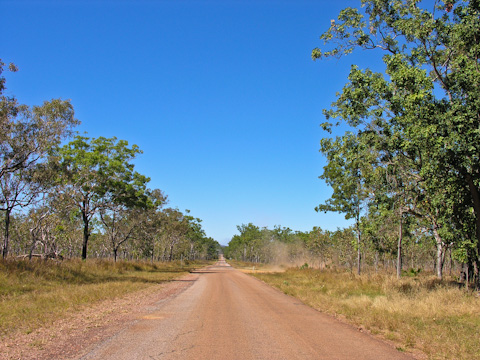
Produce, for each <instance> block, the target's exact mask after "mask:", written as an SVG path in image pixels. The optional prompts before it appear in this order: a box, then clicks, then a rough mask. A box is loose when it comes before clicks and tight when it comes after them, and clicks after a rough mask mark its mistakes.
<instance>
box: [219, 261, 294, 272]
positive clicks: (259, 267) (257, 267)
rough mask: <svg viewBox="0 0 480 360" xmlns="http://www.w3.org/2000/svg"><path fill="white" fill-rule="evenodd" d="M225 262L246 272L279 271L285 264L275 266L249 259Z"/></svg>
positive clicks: (284, 267) (282, 269)
mask: <svg viewBox="0 0 480 360" xmlns="http://www.w3.org/2000/svg"><path fill="white" fill-rule="evenodd" d="M227 263H228V264H230V265H231V266H233V267H234V268H235V269H238V270H241V271H243V272H246V273H257V272H267V273H270V272H281V271H284V270H285V269H286V268H287V267H286V266H283V265H281V266H277V265H272V264H263V263H255V262H249V261H239V260H227Z"/></svg>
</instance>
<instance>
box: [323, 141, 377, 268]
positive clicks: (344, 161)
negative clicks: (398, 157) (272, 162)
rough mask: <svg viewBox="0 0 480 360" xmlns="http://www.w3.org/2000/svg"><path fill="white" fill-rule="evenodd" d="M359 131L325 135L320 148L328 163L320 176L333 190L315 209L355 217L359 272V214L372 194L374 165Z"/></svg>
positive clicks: (359, 266)
mask: <svg viewBox="0 0 480 360" xmlns="http://www.w3.org/2000/svg"><path fill="white" fill-rule="evenodd" d="M362 140H363V138H362V137H361V136H360V135H355V134H353V133H346V134H345V135H344V136H342V137H337V138H336V139H335V140H333V139H329V138H324V139H322V142H321V150H320V151H321V152H322V153H323V154H324V155H325V156H326V157H327V165H326V166H325V167H324V172H323V174H322V175H321V176H320V178H321V179H324V180H326V182H327V184H328V185H330V186H332V188H333V194H332V196H331V197H330V198H329V199H327V201H326V202H325V204H321V205H319V206H317V207H316V208H315V210H316V211H325V212H326V211H337V212H341V213H344V214H345V218H346V219H351V218H353V219H355V231H356V235H357V273H358V274H360V272H361V229H360V217H361V211H362V206H363V203H364V201H365V200H366V199H367V197H368V196H369V191H368V188H367V186H366V179H367V177H368V176H369V175H368V174H367V172H368V171H370V169H369V167H370V166H371V161H370V160H371V158H372V157H371V152H370V151H369V149H368V148H366V147H365V144H364V143H363V142H362Z"/></svg>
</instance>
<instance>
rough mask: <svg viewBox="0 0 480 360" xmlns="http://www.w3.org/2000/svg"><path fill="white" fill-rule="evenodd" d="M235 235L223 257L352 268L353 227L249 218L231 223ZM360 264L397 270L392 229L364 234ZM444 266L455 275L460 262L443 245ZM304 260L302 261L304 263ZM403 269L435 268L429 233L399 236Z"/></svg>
mask: <svg viewBox="0 0 480 360" xmlns="http://www.w3.org/2000/svg"><path fill="white" fill-rule="evenodd" d="M237 229H238V231H239V233H240V234H239V235H235V236H233V238H232V240H231V241H230V242H229V244H228V246H227V247H225V248H224V254H225V257H226V258H227V259H235V260H241V261H248V262H261V263H271V264H278V265H286V266H300V267H301V266H304V267H305V266H306V267H315V268H330V269H335V268H336V269H345V268H346V269H350V270H351V271H352V272H353V271H355V270H356V268H357V260H358V259H357V254H358V252H357V248H356V244H357V236H356V233H355V228H354V227H353V226H352V227H348V228H344V229H338V230H336V231H328V230H322V229H321V228H318V227H314V228H313V229H312V230H311V231H305V232H302V231H293V230H291V229H290V228H288V227H281V226H275V227H274V228H273V229H268V228H266V227H264V228H260V227H258V226H255V225H254V224H252V223H249V224H243V225H240V226H237ZM360 253H361V256H362V259H363V261H362V264H361V267H362V269H365V268H368V269H370V270H376V271H378V270H382V271H385V270H386V271H389V272H392V273H395V272H396V270H397V238H396V235H395V234H389V233H383V234H379V236H371V237H368V236H365V237H364V238H363V242H362V244H361V248H360ZM446 256H447V261H445V262H444V267H445V269H446V270H447V271H448V272H449V273H450V274H452V275H455V276H459V275H460V274H461V272H462V270H463V264H462V263H460V262H458V261H455V260H454V259H453V257H452V252H451V251H448V252H447V254H446ZM305 264H306V265H305ZM403 264H404V265H405V269H404V273H409V274H412V273H418V272H419V271H422V270H424V271H425V270H427V271H435V272H436V266H437V261H436V243H435V239H434V238H433V237H432V236H430V235H428V234H426V233H424V234H423V235H422V236H407V237H405V239H404V251H403Z"/></svg>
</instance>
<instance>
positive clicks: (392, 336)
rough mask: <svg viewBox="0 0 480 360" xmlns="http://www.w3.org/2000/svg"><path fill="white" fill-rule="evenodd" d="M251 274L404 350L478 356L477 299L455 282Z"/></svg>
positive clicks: (300, 272) (309, 272)
mask: <svg viewBox="0 0 480 360" xmlns="http://www.w3.org/2000/svg"><path fill="white" fill-rule="evenodd" d="M254 276H255V277H257V278H259V279H261V280H263V281H265V282H266V283H269V284H271V285H273V286H275V287H277V288H278V289H280V290H282V291H283V292H284V293H286V294H289V295H292V296H294V297H296V298H299V299H300V300H302V301H303V302H305V303H306V304H308V305H310V306H312V307H314V308H316V309H318V310H320V311H323V312H327V313H330V314H334V315H337V314H341V315H343V316H345V318H346V319H347V320H348V321H349V322H351V323H352V324H355V325H357V326H363V327H365V328H366V329H368V330H369V331H371V332H372V333H373V334H378V335H382V336H383V337H385V338H386V339H389V340H392V341H394V342H396V343H397V347H398V348H401V349H404V350H406V351H409V350H413V349H418V350H421V351H422V352H424V353H425V354H426V355H427V356H428V358H429V359H480V341H478V336H477V335H478V334H479V333H480V297H479V296H478V294H477V293H474V292H468V291H466V290H464V289H462V288H460V287H459V286H458V284H456V283H455V282H454V281H448V280H445V281H443V282H441V281H438V280H437V279H436V278H435V277H433V276H431V275H428V274H423V273H422V274H417V276H415V277H408V278H402V279H400V280H398V279H396V278H395V277H393V276H391V275H386V274H365V275H361V276H357V275H354V274H351V273H348V272H342V271H333V270H315V269H308V268H306V269H298V268H297V269H288V270H287V271H285V272H281V273H256V274H254Z"/></svg>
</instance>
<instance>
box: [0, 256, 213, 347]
mask: <svg viewBox="0 0 480 360" xmlns="http://www.w3.org/2000/svg"><path fill="white" fill-rule="evenodd" d="M204 265H207V263H201V262H195V263H190V264H185V263H180V262H172V263H154V264H151V263H147V262H145V263H141V262H124V261H120V262H117V263H114V262H112V261H108V260H87V261H80V260H69V261H63V262H53V261H42V260H40V261H28V260H21V261H13V260H9V261H0V338H1V337H3V336H4V335H7V334H9V333H10V334H11V333H15V332H17V331H22V332H25V333H29V332H31V331H33V330H35V329H37V328H39V327H43V326H47V325H48V324H51V323H53V322H54V321H55V320H56V319H59V318H61V317H62V316H64V315H65V314H66V313H67V312H70V311H75V310H79V309H81V307H83V306H88V305H89V304H92V303H95V302H98V301H101V300H105V299H112V298H115V297H120V296H123V295H125V294H128V293H131V292H134V291H137V290H141V289H144V288H146V287H149V286H152V285H155V284H159V283H162V282H165V281H169V280H172V279H174V278H177V277H179V276H182V275H183V274H185V273H187V272H188V271H189V270H191V269H193V268H194V267H200V266H204Z"/></svg>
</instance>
